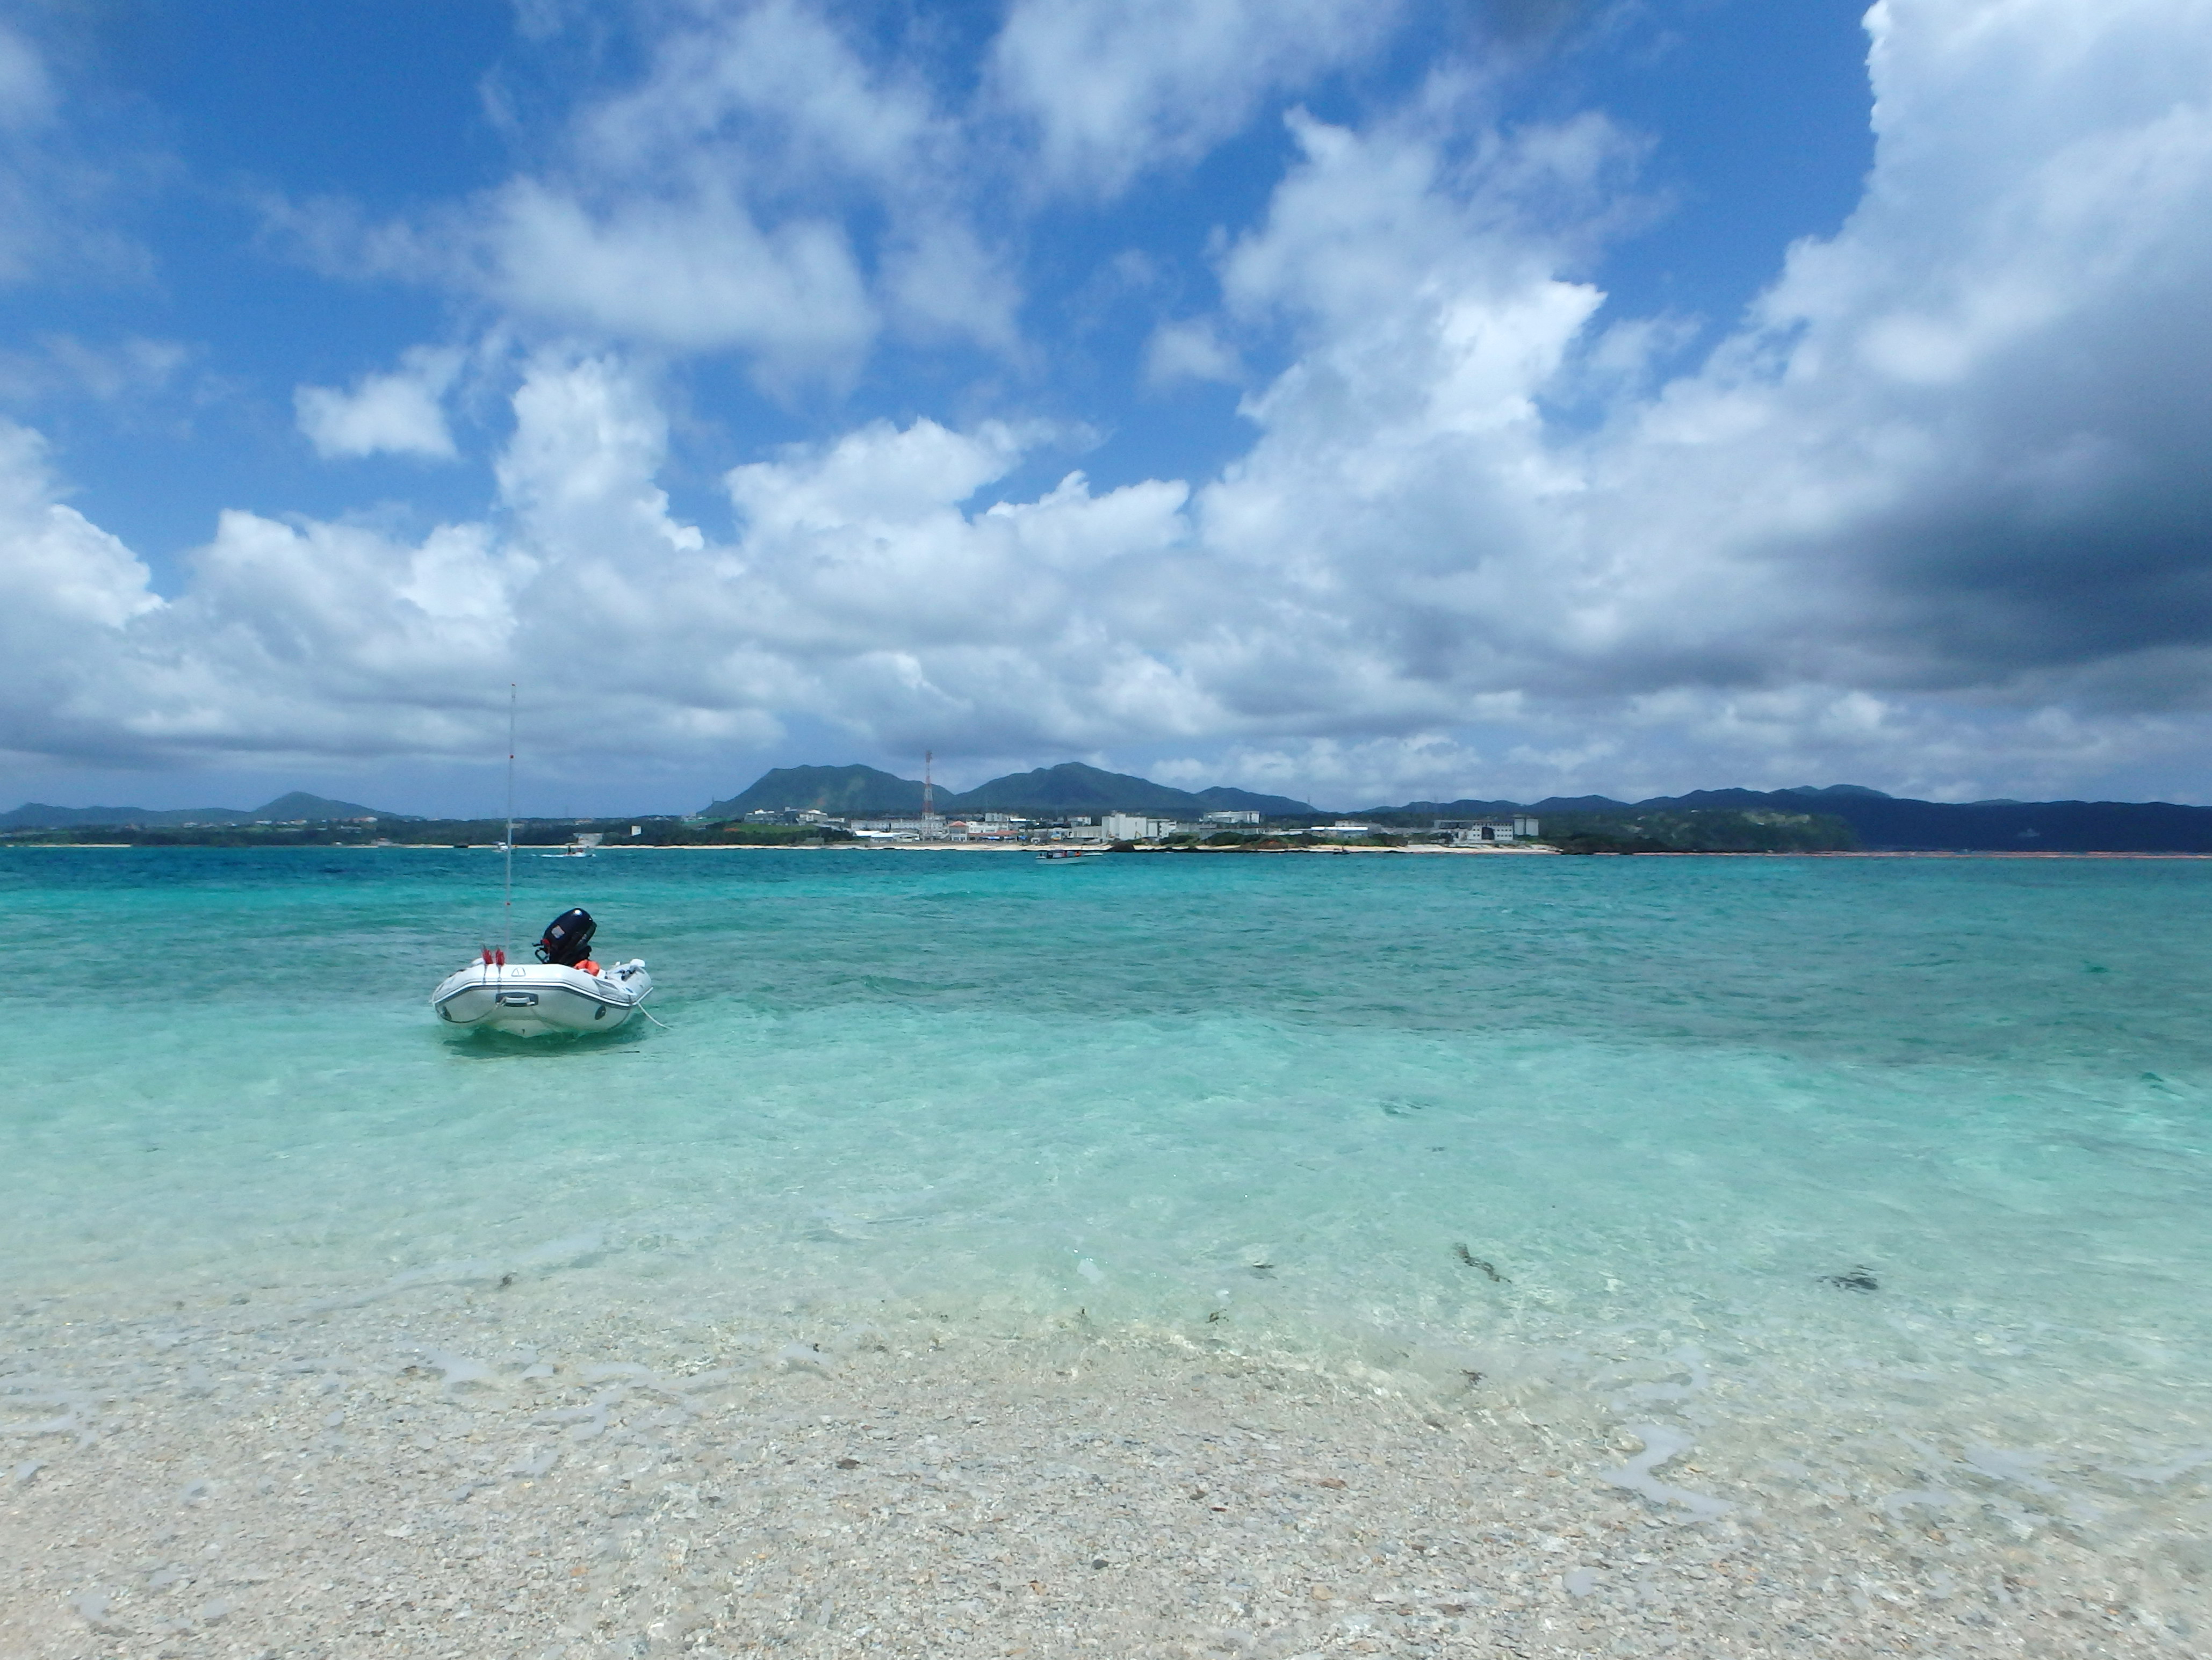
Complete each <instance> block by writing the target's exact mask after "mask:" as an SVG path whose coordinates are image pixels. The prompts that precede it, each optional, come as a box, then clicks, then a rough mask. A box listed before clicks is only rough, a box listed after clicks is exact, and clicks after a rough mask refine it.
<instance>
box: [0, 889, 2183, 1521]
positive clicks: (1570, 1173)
mask: <svg viewBox="0 0 2212 1660" xmlns="http://www.w3.org/2000/svg"><path fill="white" fill-rule="evenodd" d="M516 874H517V899H516V933H517V935H518V938H519V939H527V938H531V937H534V935H535V933H536V931H537V930H538V927H541V926H542V925H543V923H544V921H546V920H547V919H548V918H550V916H551V915H553V914H554V913H556V911H558V910H560V909H562V908H564V907H566V906H568V905H570V904H577V903H580V904H583V905H586V906H587V907H588V908H589V909H591V910H592V912H593V913H594V915H597V916H598V917H599V920H600V923H601V931H600V934H599V950H598V952H597V954H598V955H599V958H601V960H603V961H604V960H611V959H616V958H626V957H628V956H630V955H633V954H635V955H641V956H643V957H644V958H647V960H648V962H649V963H650V964H651V966H652V969H653V973H654V975H655V976H656V979H657V980H658V982H659V987H660V990H659V994H658V995H657V997H656V999H655V1000H654V1002H653V1005H652V1007H653V1010H654V1012H656V1013H657V1014H658V1015H659V1018H660V1019H661V1020H662V1021H664V1022H665V1027H653V1026H646V1025H642V1024H641V1023H635V1022H634V1023H633V1029H632V1030H629V1031H624V1032H623V1033H622V1034H620V1035H618V1036H617V1037H613V1038H611V1039H605V1040H592V1041H586V1042H574V1041H570V1040H563V1039H538V1040H534V1041H530V1042H523V1041H517V1040H507V1039H500V1038H496V1037H484V1036H482V1035H478V1036H475V1037H457V1036H455V1035H453V1034H452V1033H450V1032H448V1031H446V1030H443V1029H441V1027H440V1026H439V1025H438V1024H437V1023H436V1022H435V1020H434V1019H433V1018H432V1017H431V1015H430V1012H429V1010H428V1006H427V1004H426V997H427V994H428V991H429V989H430V988H431V987H432V986H433V985H434V984H435V982H437V981H438V980H439V979H440V978H441V976H443V975H445V974H446V973H447V972H448V971H449V970H452V969H453V968H454V967H457V966H459V964H462V963H463V962H464V961H465V960H467V959H468V958H470V957H471V956H472V955H473V954H474V952H475V951H476V948H477V945H478V943H479V942H480V941H482V940H485V939H492V940H495V941H496V939H498V938H499V931H500V928H501V921H500V915H499V906H498V891H499V861H498V856H497V855H496V854H493V853H489V852H483V851H478V852H459V851H455V852H422V851H412V850H403V849H390V850H359V851H343V852H330V851H289V850H288V851H282V852H235V851H228V850H177V851H158V852H156V851H143V852H130V851H115V850H100V851H93V850H75V851H62V850H45V849H15V850H9V851H7V852H5V853H0V895H4V899H5V903H6V909H7V913H8V917H9V933H10V938H11V941H12V944H13V947H14V952H13V956H14V962H13V969H14V986H13V994H12V1000H11V1007H10V1018H9V1020H8V1021H7V1025H6V1031H7V1037H6V1040H5V1050H4V1054H5V1090H4V1104H0V1183H4V1188H0V1193H4V1203H0V1274H4V1278H5V1284H6V1289H7V1290H8V1292H9V1293H10V1294H11V1295H12V1296H13V1297H14V1298H16V1299H17V1300H18V1302H19V1303H21V1302H24V1301H26V1300H36V1299H52V1300H54V1302H55V1303H56V1304H58V1305H60V1306H66V1307H67V1308H69V1309H70V1310H72V1317H84V1318H94V1317H99V1316H110V1317H114V1318H129V1317H134V1316H139V1315H141V1314H143V1313H144V1312H145V1311H147V1310H173V1309H176V1308H180V1307H181V1308H185V1309H187V1310H189V1309H197V1308H201V1307H213V1306H217V1305H220V1304H222V1303H223V1301H224V1300H225V1298H227V1297H228V1296H229V1295H230V1294H233V1293H235V1292H251V1293H252V1294H254V1295H256V1296H265V1295H268V1294H270V1293H271V1292H275V1293H276V1294H279V1295H282V1296H286V1297H294V1298H338V1299H343V1298H348V1297H370V1296H374V1295H376V1294H378V1293H379V1292H385V1291H389V1289H390V1288H392V1287H393V1286H405V1285H409V1284H423V1283H444V1282H451V1281H481V1280H485V1279H488V1278H495V1277H497V1276H499V1275H502V1274H513V1275H520V1276H525V1277H526V1278H528V1279H530V1280H532V1282H533V1283H542V1284H543V1285H544V1286H548V1287H551V1288H553V1290H552V1292H549V1294H554V1295H557V1294H560V1293H559V1287H561V1286H569V1287H571V1288H572V1290H571V1291H570V1292H568V1294H570V1295H573V1296H574V1298H575V1299H576V1301H577V1304H578V1306H579V1308H582V1307H583V1306H585V1305H586V1304H592V1305H595V1306H602V1307H604V1306H607V1305H610V1304H621V1305H623V1306H625V1307H630V1308H636V1309H643V1310H648V1311H651V1310H663V1311H665V1313H666V1315H667V1316H668V1317H670V1318H671V1319H675V1318H679V1317H693V1316H696V1315H697V1314H698V1313H699V1311H700V1310H702V1309H704V1310H712V1309H714V1308H715V1307H717V1306H720V1305H722V1304H730V1305H732V1306H742V1307H744V1308H745V1309H748V1310H763V1309H765V1310H781V1311H782V1312H783V1313H785V1314H787V1315H789V1316H791V1317H792V1318H793V1319H794V1320H802V1321H803V1320H805V1319H807V1318H817V1319H819V1320H822V1321H834V1320H836V1319H840V1318H845V1317H859V1316H860V1315H861V1314H863V1313H865V1312H866V1310H871V1309H873V1310H892V1309H904V1310H913V1309H929V1310H938V1311H939V1312H941V1313H944V1314H945V1315H946V1316H948V1317H953V1316H957V1317H963V1318H969V1319H981V1320H985V1321H988V1322H995V1323H1000V1324H1001V1325H1003V1326H1005V1327H1006V1328H1007V1329H1010V1330H1016V1329H1029V1328H1037V1329H1041V1328H1044V1327H1048V1326H1051V1325H1054V1323H1060V1324H1063V1325H1064V1324H1065V1323H1067V1322H1069V1321H1071V1320H1079V1321H1082V1322H1085V1323H1090V1324H1091V1326H1092V1327H1094V1328H1096V1329H1101V1330H1105V1329H1130V1330H1133V1329H1144V1330H1148V1331H1152V1332H1164V1333H1170V1334H1182V1335H1183V1336H1185V1337H1186V1338H1187V1339H1188V1341H1192V1342H1194V1343H1212V1344H1216V1345H1218V1344H1222V1343H1225V1342H1229V1343H1234V1344H1237V1345H1239V1346H1243V1347H1246V1348H1248V1349H1251V1350H1263V1349H1264V1350H1267V1351H1270V1352H1273V1353H1280V1354H1285V1355H1291V1356H1294V1357H1304V1359H1306V1360H1307V1361H1309V1362H1310V1363H1311V1364H1315V1365H1327V1366H1332V1367H1335V1368H1337V1369H1339V1370H1340V1371H1342V1372H1343V1373H1344V1374H1345V1375H1346V1376H1351V1377H1362V1378H1366V1379H1370V1380H1372V1381H1374V1382H1375V1383H1376V1386H1377V1387H1383V1388H1392V1389H1431V1390H1436V1391H1446V1390H1450V1389H1468V1388H1470V1387H1474V1386H1476V1385H1475V1382H1474V1380H1473V1379H1471V1378H1470V1377H1469V1374H1473V1373H1480V1374H1481V1378H1480V1384H1479V1387H1480V1388H1481V1389H1484V1390H1486V1391H1491V1392H1492V1394H1491V1395H1490V1396H1489V1397H1488V1398H1492V1399H1494V1400H1495V1401H1497V1402H1499V1403H1501V1407H1504V1406H1511V1407H1513V1408H1516V1409H1517V1410H1518V1411H1519V1412H1520V1413H1521V1414H1522V1415H1523V1416H1525V1417H1526V1418H1528V1419H1529V1420H1534V1421H1535V1422H1537V1423H1540V1424H1547V1425H1553V1426H1565V1428H1564V1429H1563V1430H1562V1431H1561V1432H1562V1433H1566V1432H1578V1431H1579V1430H1580V1429H1583V1428H1589V1427H1591V1426H1595V1428H1596V1429H1597V1430H1599V1431H1603V1430H1604V1429H1605V1428H1606V1427H1607V1426H1618V1425H1626V1424H1634V1423H1658V1424H1664V1425H1667V1426H1672V1427H1673V1428H1674V1429H1677V1430H1679V1431H1680V1432H1681V1434H1683V1435H1684V1436H1687V1437H1692V1438H1695V1440H1696V1442H1697V1444H1698V1445H1699V1450H1700V1456H1699V1460H1698V1462H1699V1465H1700V1467H1701V1474H1700V1475H1696V1476H1692V1475H1679V1474H1678V1473H1677V1472H1679V1470H1680V1468H1681V1466H1680V1465H1676V1466H1673V1467H1670V1468H1669V1469H1668V1471H1667V1472H1666V1473H1665V1474H1666V1475H1667V1476H1668V1479H1670V1480H1673V1481H1680V1483H1682V1484H1684V1485H1686V1486H1689V1487H1698V1486H1699V1483H1700V1482H1702V1484H1703V1490H1704V1491H1705V1492H1707V1493H1711V1494H1714V1495H1717V1497H1718V1498H1720V1499H1722V1500H1723V1502H1728V1503H1732V1504H1737V1505H1753V1506H1756V1505H1769V1506H1771V1505H1776V1504H1778V1503H1784V1502H1785V1501H1786V1500H1787V1498H1788V1493H1785V1492H1784V1490H1785V1489H1788V1490H1789V1492H1794V1493H1797V1494H1798V1496H1799V1497H1800V1498H1801V1499H1806V1502H1814V1501H1817V1500H1820V1495H1823V1494H1826V1495H1827V1496H1828V1497H1829V1498H1832V1499H1836V1500H1837V1501H1838V1502H1843V1501H1844V1500H1845V1499H1848V1500H1849V1501H1850V1502H1851V1503H1855V1504H1857V1505H1862V1506H1868V1507H1873V1508H1874V1509H1875V1510H1881V1509H1883V1508H1886V1509H1887V1511H1888V1512H1890V1513H1892V1514H1903V1513H1905V1512H1911V1511H1916V1507H1917V1510H1919V1511H1926V1512H1928V1513H1931V1514H1945V1515H1956V1514H1958V1513H1960V1512H1962V1511H1966V1510H1972V1511H1974V1512H1975V1513H1976V1514H1978V1515H1983V1516H1995V1517H1997V1518H1998V1519H1999V1520H2000V1521H2004V1522H2007V1523H2008V1524H2011V1525H2015V1526H2017V1527H2019V1528H2021V1529H2030V1528H2033V1527H2038V1526H2062V1527H2065V1528H2069V1529H2075V1531H2076V1532H2078V1533H2079V1534H2080V1535H2081V1536H2082V1537H2084V1538H2086V1539H2087V1540H2089V1541H2091V1542H2093V1543H2095V1542H2097V1541H2100V1540H2101V1541H2105V1542H2106V1544H2107V1545H2108V1546H2109V1548H2112V1549H2115V1550H2121V1549H2133V1548H2140V1547H2141V1545H2142V1541H2143V1540H2145V1539H2147V1538H2150V1537H2153V1536H2156V1537H2159V1538H2163V1539H2166V1540H2168V1541H2171V1540H2172V1538H2175V1537H2178V1536H2180V1535H2185V1534H2186V1533H2187V1532H2188V1531H2189V1530H2190V1529H2191V1528H2192V1527H2196V1526H2198V1525H2199V1524H2201V1523H2202V1522H2203V1519H2204V1517H2205V1515H2206V1511H2205V1487H2204V1481H2205V1477H2206V1476H2207V1475H2208V1474H2212V1298H2209V1297H2208V1296H2207V1293H2206V1288H2207V1286H2208V1284H2212V1156H2209V1155H2212V928H2208V927H2207V923H2208V921H2209V920H2212V863H2205V862H2198V861H2191V860H1972V859H1957V860H1934V859H1927V860H1794V859H1682V858H1669V859H1634V860H1629V859H1564V858H1540V857H1514V856H1497V857H1482V858H1425V857H1414V856H1405V857H1383V856H1363V857H1354V858H1344V859H1331V858H1316V857H1310V856H1294V857H1279V858H1265V857H1237V856H1191V857H1178V856H1172V855H1153V856H1127V857H1119V858H1114V859H1109V860H1097V861H1091V862H1090V863H1087V864H1085V865H1084V866H1076V867H1069V866H1057V867H1056V866H1040V865H1038V864H1036V862H1034V861H1033V860H1030V859H1028V858H1026V857H1018V856H1006V855H1002V854H949V853H948V854H902V853H882V852H845V851H830V852H798V851H792V852H745V853H736V852H721V853H693V852H681V851H666V852H650V851H640V852H633V851H629V850H623V851H616V852H609V853H606V854H601V855H599V856H598V857H595V858H593V859H591V860H558V861H556V860H540V859H536V858H525V859H522V860H519V861H518V863H517V866H516ZM1838 1281H1840V1282H1841V1283H1838ZM179 1317H181V1316H179ZM1807 1495H1810V1498H1809V1499H1807V1498H1806V1496H1807ZM2192 1518H2194V1520H2192Z"/></svg>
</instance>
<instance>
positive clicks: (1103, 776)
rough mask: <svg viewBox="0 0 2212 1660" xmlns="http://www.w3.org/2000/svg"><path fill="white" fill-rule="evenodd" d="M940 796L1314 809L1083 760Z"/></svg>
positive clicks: (1039, 805)
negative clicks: (1176, 783)
mask: <svg viewBox="0 0 2212 1660" xmlns="http://www.w3.org/2000/svg"><path fill="white" fill-rule="evenodd" d="M938 799H939V802H940V804H942V807H943V809H944V810H949V811H952V812H1014V813H1062V812H1073V813H1083V814H1091V815H1095V814H1097V813H1102V812H1158V813H1190V814H1196V813H1202V812H1231V811H1240V810H1241V811H1243V812H1259V813H1264V814H1266V815H1267V817H1268V818H1310V817H1312V816H1313V812H1314V810H1313V808H1312V807H1311V806H1308V805H1307V804H1306V803H1305V802H1304V801H1293V800H1291V799H1290V798H1289V797H1287V796H1282V795H1255V794H1252V793H1251V792H1250V791H1249V790H1237V789H1226V788H1223V787H1218V786H1217V787H1214V788H1212V789H1206V790H1198V791H1191V790H1179V789H1176V788H1175V787H1173V786H1171V785H1168V784H1155V783H1154V782H1152V780H1151V779H1149V778H1139V777H1137V776H1136V775H1134V774H1133V773H1126V772H1108V771H1105V770H1104V769H1102V768H1098V767H1087V766H1085V765H1084V764H1083V763H1082V762H1080V761H1063V762H1061V763H1060V765H1058V766H1056V767H1038V768H1036V769H1035V770H1034V771H1030V772H1017V773H1009V774H1008V775H1006V776H1005V777H1004V778H994V779H993V780H991V781H990V782H989V783H987V784H978V785H977V786H976V787H975V788H974V789H972V790H968V791H966V792H964V793H963V794H960V795H957V796H954V797H951V798H950V799H949V800H948V799H947V798H945V797H943V796H940V797H939V798H938Z"/></svg>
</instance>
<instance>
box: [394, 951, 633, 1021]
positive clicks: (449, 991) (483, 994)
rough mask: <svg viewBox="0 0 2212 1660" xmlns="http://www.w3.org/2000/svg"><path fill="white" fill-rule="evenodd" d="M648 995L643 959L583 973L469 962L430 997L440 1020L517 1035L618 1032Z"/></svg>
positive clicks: (554, 967) (549, 967)
mask: <svg viewBox="0 0 2212 1660" xmlns="http://www.w3.org/2000/svg"><path fill="white" fill-rule="evenodd" d="M652 994H653V976H651V975H650V974H647V972H646V971H645V959H644V958H638V957H633V958H630V960H629V962H627V963H617V964H615V965H614V966H613V967H612V968H608V969H601V970H599V972H598V973H597V974H588V973H586V972H585V970H582V969H580V968H566V967H563V966H562V964H558V963H471V964H469V965H468V967H466V968H465V969H462V970H459V972H458V973H455V974H451V975H448V976H447V977H446V978H445V979H444V980H443V981H442V982H440V984H439V987H438V989H437V990H435V991H434V992H432V993H431V994H430V1006H431V1007H432V1008H434V1009H435V1010H437V1011H438V1018H440V1019H441V1020H444V1021H447V1022H449V1023H450V1024H452V1025H456V1026H479V1027H483V1028H484V1029H486V1030H488V1031H503V1032H507V1033H508V1034H510V1035H511V1036H513V1037H543V1036H544V1035H545V1034H546V1033H548V1032H556V1031H569V1032H600V1031H618V1030H619V1029H620V1028H621V1027H622V1025H623V1023H624V1022H625V1021H627V1020H628V1019H629V1018H630V1016H631V1015H633V1014H635V1013H636V1012H637V1010H638V1006H639V1005H640V1004H641V1003H643V1002H644V1001H645V1000H646V999H647V997H649V996H651V995H652Z"/></svg>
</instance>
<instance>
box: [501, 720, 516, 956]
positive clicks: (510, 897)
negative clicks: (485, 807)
mask: <svg viewBox="0 0 2212 1660" xmlns="http://www.w3.org/2000/svg"><path fill="white" fill-rule="evenodd" d="M505 909H506V922H507V939H506V942H505V943H504V944H503V945H502V946H501V948H500V956H501V958H502V959H503V958H506V957H507V956H508V955H510V954H511V953H512V952H513V950H514V682H513V681H512V680H510V681H508V682H507V893H506V901H505Z"/></svg>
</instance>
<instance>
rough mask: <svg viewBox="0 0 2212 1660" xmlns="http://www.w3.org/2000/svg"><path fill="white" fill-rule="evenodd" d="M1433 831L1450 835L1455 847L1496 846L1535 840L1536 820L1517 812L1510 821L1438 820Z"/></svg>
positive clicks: (1479, 819)
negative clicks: (1504, 843)
mask: <svg viewBox="0 0 2212 1660" xmlns="http://www.w3.org/2000/svg"><path fill="white" fill-rule="evenodd" d="M1435 828H1437V830H1442V831H1443V832H1444V833H1445V834H1446V835H1447V836H1449V837H1450V838H1451V844H1452V845H1453V846H1454V847H1455V848H1480V847H1495V846H1497V845H1498V843H1499V842H1533V841H1534V840H1535V839H1536V821H1535V820H1534V818H1530V817H1529V816H1528V814H1526V813H1516V814H1515V815H1514V816H1513V817H1512V818H1439V819H1437V822H1436V826H1435Z"/></svg>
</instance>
